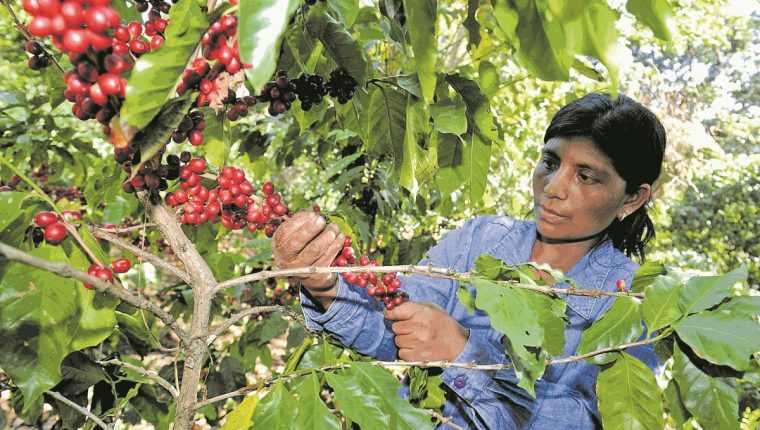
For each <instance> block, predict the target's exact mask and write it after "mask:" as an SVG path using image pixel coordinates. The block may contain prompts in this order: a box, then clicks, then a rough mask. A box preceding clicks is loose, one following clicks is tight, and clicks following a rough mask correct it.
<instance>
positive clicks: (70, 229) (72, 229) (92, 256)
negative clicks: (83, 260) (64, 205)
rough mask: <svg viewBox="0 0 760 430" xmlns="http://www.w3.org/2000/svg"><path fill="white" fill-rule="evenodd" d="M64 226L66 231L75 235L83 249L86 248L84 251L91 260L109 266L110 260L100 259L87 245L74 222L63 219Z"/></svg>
mask: <svg viewBox="0 0 760 430" xmlns="http://www.w3.org/2000/svg"><path fill="white" fill-rule="evenodd" d="M63 226H64V227H65V228H66V231H68V232H69V234H70V235H71V237H73V238H74V240H75V241H76V242H77V243H78V244H79V247H80V248H82V250H84V252H85V253H86V254H87V256H88V257H90V261H92V262H93V263H96V264H98V265H100V266H103V267H108V262H107V261H100V259H99V258H98V256H97V254H95V252H94V251H93V250H92V249H90V247H89V246H87V244H86V243H84V239H82V236H80V235H79V232H78V231H77V229H76V227H74V225H73V224H71V223H70V222H68V221H63Z"/></svg>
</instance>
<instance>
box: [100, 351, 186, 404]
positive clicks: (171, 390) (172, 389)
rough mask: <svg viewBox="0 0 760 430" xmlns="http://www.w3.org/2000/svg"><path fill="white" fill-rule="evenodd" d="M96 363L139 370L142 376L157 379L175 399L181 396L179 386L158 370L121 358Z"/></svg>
mask: <svg viewBox="0 0 760 430" xmlns="http://www.w3.org/2000/svg"><path fill="white" fill-rule="evenodd" d="M96 363H98V364H100V365H101V366H103V365H108V364H111V365H116V366H119V367H123V368H125V369H129V370H132V371H134V372H137V373H139V374H140V375H142V376H144V377H146V378H148V379H150V380H153V381H155V382H156V383H157V384H158V385H160V386H162V387H164V388H166V390H167V391H169V393H170V394H171V395H172V397H174V398H175V399H176V398H177V396H179V391H177V388H176V387H175V386H174V385H172V384H171V383H170V382H169V381H167V380H166V379H164V378H162V377H160V376H159V375H158V373H156V372H154V371H152V370H148V369H145V368H144V367H140V366H135V365H134V364H131V363H125V362H123V361H121V360H116V359H110V360H101V361H96Z"/></svg>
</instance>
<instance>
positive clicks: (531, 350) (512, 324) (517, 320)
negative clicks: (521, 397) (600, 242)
mask: <svg viewBox="0 0 760 430" xmlns="http://www.w3.org/2000/svg"><path fill="white" fill-rule="evenodd" d="M467 282H469V283H471V284H472V285H473V286H474V287H475V288H476V290H477V294H476V295H475V306H476V307H477V308H478V309H480V310H483V311H485V312H486V313H487V314H488V317H489V318H490V319H491V326H492V327H493V328H494V329H495V330H497V331H499V332H501V333H504V334H505V335H506V338H505V341H506V343H505V347H506V350H507V353H508V354H509V357H510V358H511V359H512V362H513V363H514V365H515V373H516V375H517V377H518V378H519V380H520V382H519V383H518V384H517V385H518V386H520V387H523V388H524V389H526V390H527V391H528V392H529V393H531V395H533V396H535V391H534V388H533V383H534V381H535V380H536V379H538V378H540V377H541V376H542V375H543V373H544V369H545V367H546V358H547V356H548V354H550V353H551V354H556V353H561V352H562V347H563V346H564V328H565V326H564V320H563V316H564V313H565V302H564V301H563V300H554V299H552V298H550V297H548V296H546V295H544V294H541V293H537V292H534V291H528V290H524V289H518V288H513V287H510V286H506V285H500V284H497V283H495V282H492V281H488V280H485V279H479V278H471V279H468V280H467ZM555 302H556V303H555Z"/></svg>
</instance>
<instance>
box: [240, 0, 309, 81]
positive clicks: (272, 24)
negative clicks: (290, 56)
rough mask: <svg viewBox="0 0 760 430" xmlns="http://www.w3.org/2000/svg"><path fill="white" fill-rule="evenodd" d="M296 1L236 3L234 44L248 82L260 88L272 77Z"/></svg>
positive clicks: (259, 0) (273, 0)
mask: <svg viewBox="0 0 760 430" xmlns="http://www.w3.org/2000/svg"><path fill="white" fill-rule="evenodd" d="M297 5H298V1H297V0H257V1H243V2H240V6H239V7H240V10H239V11H238V44H239V47H240V59H241V62H242V63H243V65H251V66H252V67H250V68H245V66H244V70H245V74H246V77H247V78H248V82H249V83H250V84H251V86H252V87H253V88H255V89H257V90H258V89H259V88H261V87H262V86H263V85H264V84H265V83H266V82H267V81H268V80H269V78H271V77H272V75H274V72H275V69H276V67H277V57H278V56H279V54H280V45H281V44H282V38H283V35H284V33H285V30H287V28H288V21H290V17H291V16H292V15H293V13H294V12H295V9H296V6H297Z"/></svg>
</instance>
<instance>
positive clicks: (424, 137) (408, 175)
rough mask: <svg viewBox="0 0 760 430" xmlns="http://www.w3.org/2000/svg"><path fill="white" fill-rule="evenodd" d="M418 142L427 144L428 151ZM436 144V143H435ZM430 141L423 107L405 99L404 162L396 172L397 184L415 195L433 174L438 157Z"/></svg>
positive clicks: (427, 121)
mask: <svg viewBox="0 0 760 430" xmlns="http://www.w3.org/2000/svg"><path fill="white" fill-rule="evenodd" d="M420 142H423V143H424V142H427V143H428V145H427V146H428V149H423V148H422V147H420ZM436 143H437V142H436ZM435 151H437V146H436V145H433V141H432V140H431V139H430V119H429V116H428V114H427V112H426V111H425V110H424V106H423V105H422V103H420V102H415V101H413V100H412V98H411V97H409V98H407V105H406V133H405V135H404V160H403V162H402V163H401V169H400V170H399V172H398V175H399V184H400V185H401V186H402V187H404V188H406V189H407V190H409V192H411V193H412V195H413V196H414V195H416V194H417V192H418V190H419V187H420V185H422V184H424V183H425V182H427V181H428V180H429V179H430V178H431V177H432V176H433V175H434V174H435V168H436V166H435V165H434V164H433V163H435V162H436V161H438V155H437V153H436V155H435V156H433V155H432V153H433V152H435Z"/></svg>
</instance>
